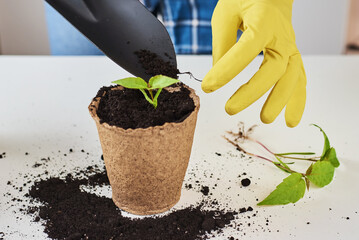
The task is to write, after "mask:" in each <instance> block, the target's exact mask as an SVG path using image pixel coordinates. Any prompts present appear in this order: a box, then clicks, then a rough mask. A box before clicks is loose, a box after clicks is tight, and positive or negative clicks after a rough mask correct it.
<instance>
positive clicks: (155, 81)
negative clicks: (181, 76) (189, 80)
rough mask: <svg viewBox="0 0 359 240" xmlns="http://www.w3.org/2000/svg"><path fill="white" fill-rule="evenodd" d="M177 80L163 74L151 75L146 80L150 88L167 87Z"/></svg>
mask: <svg viewBox="0 0 359 240" xmlns="http://www.w3.org/2000/svg"><path fill="white" fill-rule="evenodd" d="M177 82H179V80H177V79H174V78H171V77H167V76H163V75H157V76H154V77H151V78H150V80H149V81H148V84H149V85H150V87H151V89H157V88H164V87H168V86H170V85H172V84H174V83H177Z"/></svg>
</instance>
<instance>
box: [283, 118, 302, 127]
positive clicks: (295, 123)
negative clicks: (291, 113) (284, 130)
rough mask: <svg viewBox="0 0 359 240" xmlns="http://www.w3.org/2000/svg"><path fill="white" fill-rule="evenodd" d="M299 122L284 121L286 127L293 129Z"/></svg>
mask: <svg viewBox="0 0 359 240" xmlns="http://www.w3.org/2000/svg"><path fill="white" fill-rule="evenodd" d="M299 122H300V120H299V121H293V120H286V124H287V127H290V128H294V127H296V126H297V125H298V124H299Z"/></svg>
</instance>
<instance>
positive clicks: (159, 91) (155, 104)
mask: <svg viewBox="0 0 359 240" xmlns="http://www.w3.org/2000/svg"><path fill="white" fill-rule="evenodd" d="M161 91H162V88H159V89H158V90H157V92H156V95H155V96H154V98H153V102H154V106H155V108H157V99H158V96H159V95H160V93H161Z"/></svg>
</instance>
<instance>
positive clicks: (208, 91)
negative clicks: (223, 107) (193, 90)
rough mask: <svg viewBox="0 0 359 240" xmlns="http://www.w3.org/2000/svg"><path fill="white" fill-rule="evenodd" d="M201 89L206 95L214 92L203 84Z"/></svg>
mask: <svg viewBox="0 0 359 240" xmlns="http://www.w3.org/2000/svg"><path fill="white" fill-rule="evenodd" d="M201 88H202V90H203V92H205V93H211V92H213V91H214V90H213V89H212V88H211V87H209V86H208V84H206V83H203V82H202V84H201Z"/></svg>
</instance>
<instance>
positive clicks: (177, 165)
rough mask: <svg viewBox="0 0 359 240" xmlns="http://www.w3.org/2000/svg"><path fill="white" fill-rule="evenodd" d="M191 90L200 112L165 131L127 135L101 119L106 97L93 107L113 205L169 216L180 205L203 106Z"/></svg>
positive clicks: (157, 128) (151, 129)
mask: <svg viewBox="0 0 359 240" xmlns="http://www.w3.org/2000/svg"><path fill="white" fill-rule="evenodd" d="M188 88H189V87H188ZM189 89H190V91H191V93H190V97H191V98H192V99H193V101H194V104H195V109H194V111H193V112H192V113H191V114H190V115H189V116H188V117H187V118H186V119H185V120H184V121H183V122H180V123H165V124H164V125H162V126H155V127H148V128H138V129H126V130H125V129H123V128H120V127H116V126H110V125H108V124H107V123H102V124H100V119H99V117H98V116H97V114H96V111H97V108H98V105H99V102H100V97H98V98H96V99H95V100H94V101H92V102H91V104H90V105H89V111H90V114H91V116H92V118H93V119H94V120H95V122H96V125H97V130H98V133H99V137H100V142H101V147H102V151H103V156H104V160H105V165H106V170H107V175H108V177H109V180H110V184H111V187H112V200H113V201H114V203H115V204H116V206H118V207H119V208H121V209H123V210H125V211H127V212H130V213H133V214H138V215H148V214H156V213H161V212H164V211H167V210H168V209H170V208H171V207H172V206H174V205H175V204H176V203H177V202H178V201H179V199H180V196H181V188H182V182H183V179H184V176H185V173H186V170H187V166H188V161H189V158H190V155H191V149H192V143H193V135H194V130H195V126H196V121H197V114H198V110H199V105H200V104H199V97H198V96H197V95H196V94H195V92H194V90H193V89H191V88H189ZM172 90H174V91H176V90H178V89H175V88H172Z"/></svg>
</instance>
